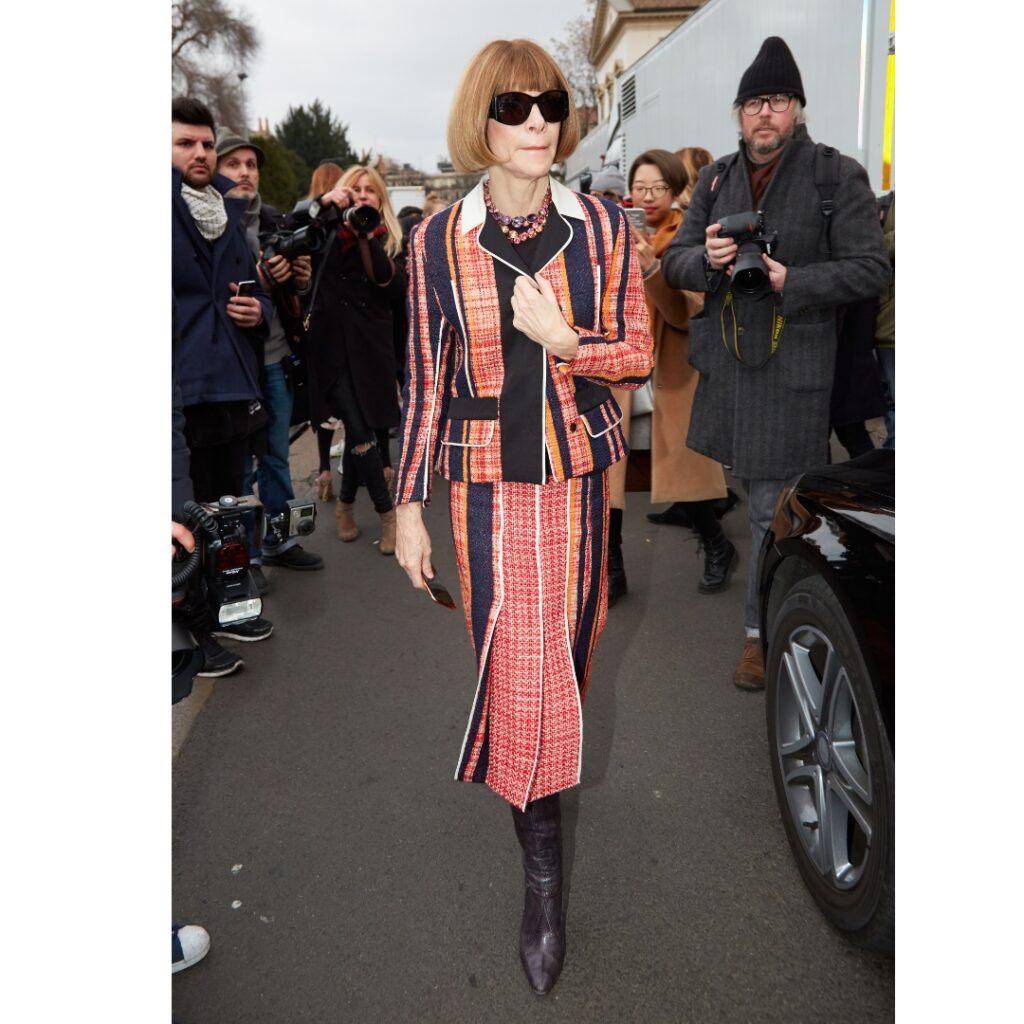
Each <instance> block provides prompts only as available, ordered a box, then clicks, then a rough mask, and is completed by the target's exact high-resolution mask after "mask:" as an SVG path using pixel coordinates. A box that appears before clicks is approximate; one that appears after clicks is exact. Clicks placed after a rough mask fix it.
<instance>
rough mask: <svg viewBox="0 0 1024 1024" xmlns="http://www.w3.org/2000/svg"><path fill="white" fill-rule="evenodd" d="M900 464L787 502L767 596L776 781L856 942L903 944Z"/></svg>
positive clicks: (793, 490) (804, 481) (814, 485)
mask: <svg viewBox="0 0 1024 1024" xmlns="http://www.w3.org/2000/svg"><path fill="white" fill-rule="evenodd" d="M895 564H896V498H895V454H894V453H893V452H892V451H886V450H883V449H878V450H876V451H873V452H868V453H867V454H866V455H862V456H860V457H859V458H856V459H852V460H851V461H849V462H845V463H842V464H839V465H833V466H826V467H823V468H822V469H818V470H814V471H812V472H809V473H804V474H803V476H801V477H800V478H799V479H798V480H797V481H796V483H795V484H793V485H792V486H791V487H789V488H787V489H786V490H785V491H784V492H783V494H782V495H781V496H780V498H779V501H778V504H777V506H776V509H775V518H774V520H773V522H772V525H771V528H770V529H769V531H768V535H767V536H766V537H765V541H764V546H763V547H762V549H761V556H760V566H759V570H760V571H759V597H760V607H761V637H762V645H763V647H764V663H765V698H766V700H765V713H766V716H767V720H768V740H769V749H770V751H771V762H772V775H773V778H774V781H775V791H776V794H777V796H778V800H779V808H780V810H781V812H782V820H783V823H784V825H785V829H786V836H787V838H788V839H789V844H790V846H791V847H792V850H793V855H794V856H795V858H796V862H797V866H798V867H799V869H800V873H801V875H802V876H803V879H804V882H805V883H806V885H807V887H808V889H809V890H810V892H811V895H812V896H813V897H814V899H815V900H816V902H817V903H818V906H819V907H820V908H821V909H822V911H823V912H824V913H825V916H826V917H827V918H828V919H829V920H830V921H831V922H832V923H833V924H834V925H835V926H836V927H837V928H839V929H841V930H842V931H843V932H844V933H846V934H847V935H848V936H849V937H850V938H851V939H852V940H854V941H855V942H857V943H858V944H860V945H863V946H866V947H868V948H872V949H876V950H881V951H891V950H892V948H893V939H894V932H895V895H894V876H895V860H896V857H895V838H894V835H895V833H894V827H895V826H894V802H895V801H894V776H895V769H894V755H895V736H896V731H895V721H894V703H895V700H894V698H895V678H894V677H895V672H894V637H893V632H894V618H895V612H894V576H895Z"/></svg>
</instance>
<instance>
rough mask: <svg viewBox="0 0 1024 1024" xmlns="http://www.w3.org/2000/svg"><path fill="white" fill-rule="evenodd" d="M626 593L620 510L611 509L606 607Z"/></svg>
mask: <svg viewBox="0 0 1024 1024" xmlns="http://www.w3.org/2000/svg"><path fill="white" fill-rule="evenodd" d="M626 592H627V587H626V567H625V565H624V564H623V562H622V509H621V508H613V509H611V518H610V521H609V524H608V607H609V608H611V606H612V605H613V604H615V602H616V601H618V599H619V598H620V597H622V596H623V595H624V594H625V593H626Z"/></svg>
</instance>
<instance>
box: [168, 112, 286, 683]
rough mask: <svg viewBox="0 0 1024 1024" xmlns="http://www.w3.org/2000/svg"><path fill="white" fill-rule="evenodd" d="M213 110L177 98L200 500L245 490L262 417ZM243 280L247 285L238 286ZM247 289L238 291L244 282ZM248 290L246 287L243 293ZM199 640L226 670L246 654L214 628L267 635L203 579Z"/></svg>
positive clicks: (254, 313) (182, 288) (175, 241)
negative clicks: (238, 617) (208, 591)
mask: <svg viewBox="0 0 1024 1024" xmlns="http://www.w3.org/2000/svg"><path fill="white" fill-rule="evenodd" d="M214 130H215V126H214V122H213V115H212V114H211V113H210V111H209V109H208V108H207V107H206V106H205V105H204V104H202V103H200V102H199V101H198V100H194V99H190V98H187V97H178V98H177V99H175V100H174V101H173V103H172V106H171V164H172V176H171V207H172V219H171V275H172V285H173V293H174V302H175V308H176V315H177V326H178V330H179V333H180V342H179V345H178V358H177V374H178V383H179V384H180V386H181V397H182V405H183V408H184V414H185V438H186V441H187V442H188V448H189V453H190V457H191V465H190V469H189V474H190V477H191V480H192V486H193V489H194V491H195V498H196V501H200V502H204V501H216V500H217V499H218V498H219V497H220V496H221V495H225V494H230V495H238V494H241V493H242V487H243V482H244V477H245V463H246V457H247V453H248V448H249V437H250V435H251V434H252V433H254V432H255V431H256V430H258V429H259V427H261V426H262V421H263V420H265V412H264V410H263V405H262V394H261V391H260V366H261V364H262V361H263V359H262V354H263V344H264V342H265V340H266V337H267V328H268V323H269V320H270V314H271V304H270V296H269V295H268V294H267V293H266V291H265V290H264V289H263V287H262V286H261V285H260V284H259V280H258V275H257V272H256V261H255V260H254V259H253V256H252V253H251V252H250V251H249V247H248V245H247V243H246V240H245V232H244V229H243V227H242V225H241V219H242V216H243V215H244V213H245V209H246V203H245V201H243V200H240V199H231V198H227V197H226V196H225V193H226V192H227V191H228V190H229V189H230V188H231V187H232V185H233V184H234V183H233V182H232V181H230V180H229V179H227V178H224V177H222V176H220V175H218V174H217V173H216V166H215V165H216V155H215V151H214V150H215V140H214ZM243 283H245V288H242V285H243ZM240 289H241V291H240ZM246 291H248V294H246ZM178 614H179V615H180V616H181V617H182V619H183V621H185V622H187V625H188V627H189V629H190V630H191V631H192V634H193V635H194V636H195V638H196V640H197V641H198V642H199V645H200V647H201V648H202V649H203V654H204V656H205V659H206V664H205V667H204V668H203V670H202V672H201V673H200V674H201V675H204V676H222V675H228V674H230V673H232V672H235V671H237V670H238V669H239V668H241V667H242V664H243V662H242V659H241V658H240V657H238V656H237V655H236V654H234V653H232V652H229V651H227V650H225V649H224V648H222V647H221V646H220V645H219V644H218V643H216V641H215V640H214V639H213V638H214V637H229V638H231V639H235V640H250V641H252V640H264V639H266V638H267V637H269V636H270V635H271V634H272V633H273V630H274V627H273V626H272V625H271V624H270V623H269V622H267V621H266V620H264V619H259V618H257V619H251V620H249V621H247V622H244V623H237V624H234V625H221V624H217V623H214V621H213V618H212V616H211V615H210V612H209V609H208V608H207V606H206V604H205V602H204V601H203V600H202V598H201V595H200V594H199V592H198V590H197V588H195V587H193V588H192V590H191V591H190V594H189V597H188V599H187V601H186V603H185V605H184V606H183V607H182V609H181V610H180V611H179V613H178Z"/></svg>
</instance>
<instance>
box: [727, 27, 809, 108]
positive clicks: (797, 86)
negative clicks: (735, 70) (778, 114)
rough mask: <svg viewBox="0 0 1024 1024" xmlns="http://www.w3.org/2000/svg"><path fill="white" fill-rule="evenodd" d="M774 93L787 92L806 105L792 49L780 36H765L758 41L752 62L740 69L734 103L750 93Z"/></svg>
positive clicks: (747, 97)
mask: <svg viewBox="0 0 1024 1024" xmlns="http://www.w3.org/2000/svg"><path fill="white" fill-rule="evenodd" d="M777 92H784V93H791V94H792V95H793V96H795V97H796V98H797V99H798V100H799V101H800V102H801V103H802V104H803V105H804V106H805V107H806V106H807V98H806V97H805V96H804V83H803V81H801V79H800V69H799V68H798V67H797V66H796V61H795V60H794V59H793V54H792V52H791V51H790V49H789V47H788V46H787V45H786V41H785V40H784V39H782V38H780V37H779V36H769V37H768V38H767V39H766V40H765V41H764V42H763V43H762V44H761V49H760V50H758V52H757V56H756V57H755V58H754V63H753V64H751V65H750V67H749V68H747V70H746V71H744V72H743V77H742V78H741V79H740V88H739V91H738V92H737V93H736V102H737V103H742V102H743V101H744V100H749V99H750V98H751V97H752V96H773V95H774V94H775V93H777Z"/></svg>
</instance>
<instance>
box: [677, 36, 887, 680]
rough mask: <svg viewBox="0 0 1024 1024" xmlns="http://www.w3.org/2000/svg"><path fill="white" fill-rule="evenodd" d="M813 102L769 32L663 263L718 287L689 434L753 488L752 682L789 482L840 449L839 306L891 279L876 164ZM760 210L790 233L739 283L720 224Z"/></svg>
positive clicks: (707, 317) (698, 334) (710, 294)
mask: <svg viewBox="0 0 1024 1024" xmlns="http://www.w3.org/2000/svg"><path fill="white" fill-rule="evenodd" d="M806 105H807V99H806V97H805V95H804V90H803V82H802V80H801V78H800V71H799V69H798V68H797V65H796V61H795V60H794V58H793V54H792V53H791V52H790V49H789V47H788V46H787V45H786V43H785V41H784V40H782V39H780V38H779V37H778V36H772V37H770V38H768V39H766V40H765V41H764V43H763V44H762V46H761V49H760V51H759V52H758V54H757V56H756V57H755V58H754V62H753V63H752V64H751V65H750V67H748V68H747V70H746V71H745V72H744V73H743V77H742V78H741V80H740V86H739V90H738V91H737V94H736V100H735V102H734V104H733V113H734V115H735V117H736V120H737V124H738V127H739V130H740V136H741V146H740V149H739V150H738V151H737V152H736V153H733V154H731V155H730V156H727V157H725V158H724V159H722V160H719V161H717V162H715V163H712V164H709V165H708V166H707V167H704V168H703V169H702V170H701V172H700V178H699V180H698V183H697V187H696V188H695V189H694V192H693V198H692V199H691V202H690V208H689V210H688V212H687V215H686V219H685V220H684V221H683V225H682V227H681V228H680V229H679V233H678V234H677V235H676V237H675V238H674V239H673V241H672V243H671V244H670V245H669V247H668V249H667V250H666V251H665V254H664V255H663V256H662V259H661V272H662V276H663V277H664V279H665V281H666V282H667V283H668V284H670V285H671V286H672V287H673V288H686V289H689V290H691V291H702V292H706V293H707V295H706V299H705V304H704V311H703V312H702V313H701V314H700V315H699V316H695V317H691V318H690V362H691V364H692V365H693V366H694V367H695V368H696V369H697V370H698V371H699V373H700V380H699V382H698V384H697V394H696V397H695V399H694V407H693V415H692V417H691V420H690V430H689V434H688V436H687V444H688V445H689V446H690V447H691V448H693V449H694V450H695V451H698V452H701V453H702V454H703V455H707V456H708V457H709V458H712V459H715V460H716V461H717V462H721V463H724V464H725V465H728V466H731V467H732V468H733V473H734V475H735V476H737V477H739V478H740V479H741V480H742V481H743V484H744V487H745V488H746V491H747V494H748V499H749V517H750V532H751V539H752V545H751V549H750V550H751V555H750V565H749V567H748V569H749V571H748V583H747V605H746V612H745V617H746V621H745V626H746V640H745V643H744V646H743V654H742V657H741V658H740V663H739V666H738V667H737V669H736V672H735V674H734V676H733V682H734V683H735V684H736V685H737V686H739V687H742V688H744V689H748V690H760V689H763V688H764V660H763V654H762V646H761V640H760V631H759V610H758V604H757V558H758V553H759V551H760V548H761V541H762V540H763V538H764V535H765V533H766V532H767V529H768V527H769V525H770V523H771V519H772V515H773V513H774V510H775V503H776V499H777V498H778V496H779V494H780V493H781V491H782V490H783V489H784V488H785V487H786V485H787V484H788V483H789V482H790V481H791V480H792V479H793V478H794V477H796V476H797V475H799V474H800V473H802V472H804V471H806V470H808V469H811V468H813V467H814V466H816V465H819V464H821V463H822V461H823V460H824V453H825V452H826V450H827V443H828V436H829V396H830V394H831V390H832V376H833V368H834V364H835V356H836V337H837V330H836V313H837V309H836V307H837V306H839V305H841V304H843V303H848V302H852V301H853V300H855V299H862V298H868V297H870V296H874V295H878V294H879V293H880V292H881V291H882V290H883V289H884V288H885V287H886V285H887V284H888V283H889V278H890V269H889V262H888V259H887V256H886V251H885V245H884V242H883V240H882V232H881V228H880V227H879V223H878V213H877V203H876V200H875V196H874V194H873V193H872V191H871V186H870V184H869V183H868V177H867V174H866V173H865V171H864V168H863V167H861V165H860V164H858V163H857V161H855V160H853V159H851V158H849V157H846V156H841V155H840V154H838V153H837V152H836V151H835V150H831V149H829V148H828V147H824V146H821V145H817V146H816V145H815V143H814V142H813V141H812V140H811V138H810V136H809V135H808V134H807V128H806V126H805V124H804V120H805V117H804V108H805V107H806ZM755 211H763V214H764V221H765V227H766V228H767V229H768V230H769V231H770V230H772V229H774V230H775V231H777V232H778V241H777V243H776V244H775V245H773V246H772V247H771V254H770V255H768V254H767V253H766V252H765V251H764V246H762V245H758V246H757V247H758V249H760V250H761V251H760V253H759V254H758V255H757V256H756V257H755V264H754V270H753V271H752V272H749V271H748V272H745V273H744V274H742V275H739V276H738V277H737V280H735V281H734V280H733V263H734V261H735V260H736V256H737V252H738V249H739V244H738V242H737V240H736V238H735V237H734V236H732V235H728V236H727V235H726V234H723V233H722V232H721V230H720V224H719V222H720V221H721V220H722V219H723V218H725V217H727V216H732V215H736V214H744V213H752V212H755ZM740 219H741V220H742V221H743V222H744V223H750V222H753V221H755V220H756V218H754V217H744V218H740ZM741 241H742V239H741ZM755 244H756V243H755Z"/></svg>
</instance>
